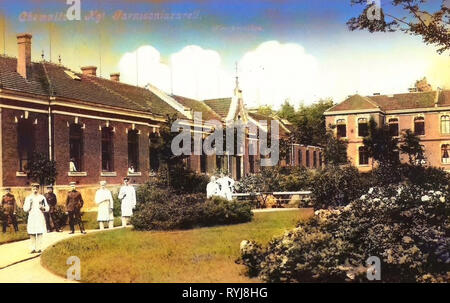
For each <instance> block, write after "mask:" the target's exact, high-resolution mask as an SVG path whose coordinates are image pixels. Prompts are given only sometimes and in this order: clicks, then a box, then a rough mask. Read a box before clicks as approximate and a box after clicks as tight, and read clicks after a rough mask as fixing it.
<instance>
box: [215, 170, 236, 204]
mask: <svg viewBox="0 0 450 303" xmlns="http://www.w3.org/2000/svg"><path fill="white" fill-rule="evenodd" d="M218 181H219V182H220V186H221V188H222V190H221V196H222V197H224V198H225V199H227V200H228V201H231V200H232V199H233V197H232V193H233V191H234V180H233V179H231V178H230V177H228V176H225V177H222V178H220V179H219V180H218Z"/></svg>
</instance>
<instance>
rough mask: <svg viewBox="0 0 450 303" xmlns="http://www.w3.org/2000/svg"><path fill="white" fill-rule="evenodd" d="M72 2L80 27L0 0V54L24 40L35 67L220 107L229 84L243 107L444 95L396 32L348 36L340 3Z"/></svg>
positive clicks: (430, 62) (428, 57)
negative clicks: (85, 69) (415, 93)
mask: <svg viewBox="0 0 450 303" xmlns="http://www.w3.org/2000/svg"><path fill="white" fill-rule="evenodd" d="M78 1H80V3H81V11H80V16H81V20H80V21H78V20H73V21H71V20H67V19H62V18H61V16H65V15H66V13H67V10H68V9H69V8H70V7H71V6H72V5H68V4H67V3H66V2H69V3H71V2H75V0H23V1H22V0H21V1H15V0H0V14H1V15H2V20H1V21H0V29H1V31H0V49H1V51H2V53H3V52H4V51H5V52H6V54H7V55H10V56H17V44H16V38H15V35H16V34H18V33H21V32H29V33H31V34H33V46H32V57H33V60H35V61H39V60H41V54H42V53H43V54H44V58H45V60H51V61H53V62H57V61H58V57H59V56H61V60H62V64H64V65H65V66H67V67H69V68H71V69H73V70H74V71H80V68H81V67H82V66H87V65H95V66H98V67H99V69H98V74H100V76H102V77H105V78H108V77H109V74H110V73H114V72H120V73H121V81H122V82H126V83H129V84H133V85H139V86H145V85H146V84H148V83H150V84H152V85H155V86H157V87H159V88H160V89H162V90H164V91H166V92H168V93H173V94H177V95H182V96H186V97H191V98H196V99H199V100H204V99H211V98H219V97H229V96H231V95H232V94H233V89H234V87H235V77H236V75H238V76H239V85H240V87H241V89H242V90H243V96H244V101H245V103H246V104H247V106H248V107H256V106H260V105H271V106H272V107H274V108H279V106H280V105H281V104H282V103H284V101H285V100H289V102H291V104H293V105H295V106H299V105H300V104H311V103H313V102H316V101H318V100H319V99H323V98H332V99H333V100H334V101H335V102H341V101H343V100H344V99H345V98H346V97H347V96H349V95H352V94H355V93H358V94H361V95H372V94H373V93H381V94H393V93H403V92H407V90H408V88H409V87H411V86H413V85H414V82H415V81H416V80H418V79H421V78H422V77H424V76H426V77H427V79H428V81H429V83H430V84H431V85H432V86H433V88H436V87H440V88H448V89H450V56H449V54H448V53H444V54H441V55H439V54H438V53H437V52H436V47H434V46H432V45H425V44H424V43H423V42H422V40H421V38H420V37H416V36H410V35H406V34H404V33H401V32H396V33H369V32H366V31H354V32H351V31H349V30H348V29H347V26H346V22H347V20H348V19H349V18H351V17H354V16H357V15H358V14H359V13H360V12H361V11H362V9H363V7H361V6H353V7H352V6H351V5H350V0H314V1H309V0H277V1H275V0H209V1H208V0H195V1H194V0H191V1H184V0H150V1H144V0H128V1H126V0H78ZM387 2H388V1H387V0H381V5H382V7H383V8H385V9H389V11H391V12H393V13H396V12H397V13H398V9H395V8H392V7H388V4H385V3H387ZM441 3H442V1H441V0H429V1H428V3H427V4H426V8H428V9H431V10H433V9H435V8H436V7H438V6H439V5H440V4H441ZM384 5H386V6H384ZM50 18H53V20H52V19H50ZM236 67H237V68H236ZM236 70H237V72H236Z"/></svg>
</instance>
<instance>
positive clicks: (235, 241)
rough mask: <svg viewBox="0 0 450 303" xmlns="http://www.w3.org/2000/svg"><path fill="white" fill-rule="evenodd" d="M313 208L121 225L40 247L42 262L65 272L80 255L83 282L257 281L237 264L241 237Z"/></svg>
mask: <svg viewBox="0 0 450 303" xmlns="http://www.w3.org/2000/svg"><path fill="white" fill-rule="evenodd" d="M311 215H312V211H311V210H305V209H303V210H293V211H284V212H268V213H256V214H255V216H254V219H253V221H252V222H250V223H244V224H237V225H230V226H217V227H208V228H198V229H193V230H187V231H170V232H159V231H158V232H156V231H155V232H139V231H133V230H131V229H119V230H114V231H111V232H100V233H95V234H88V235H86V236H83V237H76V238H72V239H69V240H65V241H62V242H59V243H57V244H55V245H54V246H53V247H51V248H49V249H47V250H46V251H44V253H43V255H42V257H41V262H42V265H43V266H44V267H46V268H47V269H49V270H50V271H52V272H54V273H56V274H58V275H61V276H65V275H66V271H67V268H68V266H67V265H66V260H67V258H68V257H69V256H78V257H79V258H80V260H81V280H82V282H89V283H96V282H109V283H116V282H124V283H128V282H134V283H151V282H179V283H185V282H192V283H196V282H203V283H210V282H212V283H213V282H216V283H217V282H219V283H220V282H235V283H241V282H259V281H258V280H255V279H249V278H248V277H247V276H246V275H245V271H244V270H245V268H244V266H242V265H238V264H236V263H235V260H236V259H237V258H238V257H239V244H240V243H241V241H242V240H256V241H258V242H260V243H267V242H268V241H269V240H270V239H271V238H272V237H273V236H276V235H281V234H282V233H283V232H284V231H285V230H287V229H291V228H293V227H294V226H295V225H296V223H297V222H298V221H299V220H304V219H306V218H308V217H309V216H311Z"/></svg>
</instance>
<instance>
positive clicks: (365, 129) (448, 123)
mask: <svg viewBox="0 0 450 303" xmlns="http://www.w3.org/2000/svg"><path fill="white" fill-rule="evenodd" d="M387 124H388V127H389V132H390V134H391V135H392V136H395V137H396V136H398V135H399V122H398V119H397V118H390V119H389V120H388V122H387ZM440 130H441V134H450V116H449V115H443V116H441V119H440ZM336 133H337V136H338V138H346V137H347V124H346V121H345V119H338V120H337V121H336ZM414 134H415V135H417V136H424V135H425V119H424V118H423V117H415V118H414ZM368 135H369V123H368V120H367V118H359V119H358V136H359V137H366V136H368Z"/></svg>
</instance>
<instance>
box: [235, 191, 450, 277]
mask: <svg viewBox="0 0 450 303" xmlns="http://www.w3.org/2000/svg"><path fill="white" fill-rule="evenodd" d="M449 199H450V193H449V191H448V190H447V191H445V192H444V191H433V190H431V191H430V190H425V189H424V188H421V187H419V186H416V185H391V186H382V187H377V188H371V189H370V190H369V191H368V192H367V193H366V194H365V195H362V196H361V197H360V198H359V199H357V200H355V201H353V202H351V203H350V204H348V205H347V206H345V207H340V208H338V209H334V210H319V211H316V215H315V217H314V218H313V219H311V220H310V221H307V222H301V223H300V224H299V225H298V227H297V228H295V229H293V230H291V231H288V232H286V233H285V234H284V235H283V236H281V237H278V238H275V239H273V240H272V241H271V242H270V243H269V244H268V245H267V247H265V248H262V247H261V246H260V245H258V244H257V243H254V242H248V241H245V242H243V243H242V245H241V262H242V263H243V264H245V265H246V266H247V267H248V270H249V274H253V275H254V276H258V277H259V278H260V279H262V280H264V281H267V282H344V281H360V282H364V281H365V282H367V281H368V280H367V278H366V272H367V268H366V260H367V258H369V257H370V256H376V257H379V258H380V260H381V279H382V282H450V219H449V218H450V203H449V201H450V200H449Z"/></svg>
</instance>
